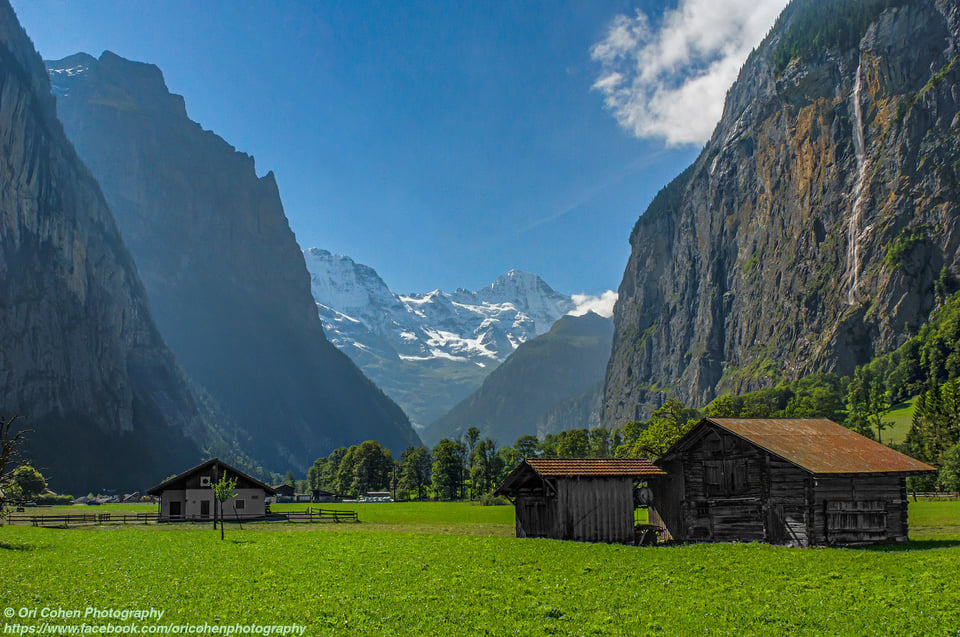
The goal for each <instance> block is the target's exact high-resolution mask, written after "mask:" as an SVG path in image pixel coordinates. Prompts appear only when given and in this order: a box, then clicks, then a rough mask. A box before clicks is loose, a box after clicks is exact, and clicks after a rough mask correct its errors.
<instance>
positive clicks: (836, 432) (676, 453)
mask: <svg viewBox="0 0 960 637" xmlns="http://www.w3.org/2000/svg"><path fill="white" fill-rule="evenodd" d="M656 465H657V466H659V467H660V468H661V469H663V470H665V471H666V472H667V474H668V477H667V478H664V479H661V480H657V481H656V482H654V483H653V484H651V487H652V490H653V503H652V505H651V506H650V523H651V524H659V525H661V526H663V527H664V528H665V529H666V531H667V532H666V534H665V537H666V538H667V539H674V540H691V541H742V542H749V541H762V542H769V543H771V544H791V545H795V546H809V545H844V544H862V543H874V542H886V541H906V539H907V530H908V525H907V493H906V477H907V476H911V475H922V474H928V473H933V472H935V471H936V470H935V469H934V468H933V467H931V466H929V465H927V464H924V463H922V462H920V461H918V460H914V459H913V458H910V457H909V456H905V455H903V454H901V453H898V452H897V451H894V450H893V449H890V448H889V447H885V446H884V445H881V444H879V443H877V442H874V441H873V440H870V439H868V438H865V437H863V436H861V435H859V434H857V433H855V432H853V431H851V430H849V429H846V428H845V427H842V426H840V425H838V424H836V423H834V422H832V421H830V420H825V419H749V420H746V419H732V418H706V419H704V420H702V421H700V422H699V423H698V424H697V425H696V426H695V427H694V428H693V429H692V430H690V431H689V432H688V433H687V434H686V435H685V436H684V437H683V438H681V439H680V440H679V441H678V442H677V443H676V444H674V445H673V446H672V447H671V448H670V449H669V450H667V452H666V453H664V454H663V455H662V456H661V457H660V458H659V459H657V461H656Z"/></svg>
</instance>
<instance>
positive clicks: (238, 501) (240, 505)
mask: <svg viewBox="0 0 960 637" xmlns="http://www.w3.org/2000/svg"><path fill="white" fill-rule="evenodd" d="M234 506H235V507H236V508H237V509H242V508H244V506H243V500H237V501H236V503H235V505H234Z"/></svg>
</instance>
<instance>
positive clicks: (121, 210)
mask: <svg viewBox="0 0 960 637" xmlns="http://www.w3.org/2000/svg"><path fill="white" fill-rule="evenodd" d="M47 67H48V70H49V73H50V77H51V82H52V85H53V89H54V93H55V94H56V95H57V109H58V111H59V114H60V118H61V119H62V121H63V123H64V128H65V129H66V131H67V134H68V136H69V137H70V139H71V141H72V142H73V143H74V145H75V146H76V148H77V152H78V153H79V154H80V156H81V157H83V159H84V161H85V162H87V165H88V166H89V167H90V169H91V171H92V172H93V174H94V175H95V176H96V178H97V179H98V180H99V181H100V184H101V186H102V188H103V192H104V194H105V195H106V197H107V201H108V202H109V203H110V206H111V207H112V208H113V211H114V214H115V216H116V218H117V223H118V225H119V227H120V230H121V232H122V234H123V237H124V239H125V241H126V242H127V245H128V246H129V248H130V251H131V253H132V255H133V257H134V259H135V260H136V262H137V266H138V268H139V269H140V272H141V275H142V276H143V281H144V284H145V286H146V290H147V293H148V295H149V297H150V303H151V306H152V307H153V310H154V316H155V317H156V321H157V325H158V327H159V328H160V331H161V333H162V334H163V336H164V338H166V340H167V342H168V343H169V344H170V346H171V348H172V349H173V351H174V352H175V353H176V355H177V358H178V360H179V361H180V363H181V365H182V366H183V368H184V370H185V371H186V372H187V373H188V374H189V375H190V377H191V378H192V379H193V380H195V381H196V382H198V383H199V384H200V385H202V386H203V387H204V388H206V390H208V391H209V393H210V395H211V396H212V397H213V399H214V400H215V401H216V403H217V404H219V406H220V408H221V409H222V410H223V411H224V412H225V413H226V414H227V415H228V416H229V417H230V418H231V419H232V420H233V421H235V422H236V423H237V425H238V426H239V427H240V428H241V429H243V430H244V431H245V432H246V433H247V434H248V436H249V437H248V438H247V439H246V440H244V441H243V442H242V446H243V448H244V450H246V451H247V452H248V453H249V454H250V455H251V456H252V457H254V458H255V459H257V460H258V461H260V462H261V463H263V465H264V467H265V468H267V469H273V470H277V471H284V470H286V469H294V470H298V471H305V470H306V468H307V467H308V466H309V465H310V463H312V462H313V460H314V459H316V458H317V457H319V456H321V455H326V454H327V453H329V452H330V451H331V450H332V449H333V448H335V447H337V446H340V445H346V444H356V443H358V442H361V441H363V440H365V439H376V440H379V441H380V442H381V443H383V444H384V445H385V446H388V447H390V448H392V449H393V450H394V451H395V452H396V453H398V454H399V453H400V451H402V450H403V449H404V448H405V447H407V446H408V445H415V444H419V439H418V438H417V436H416V434H415V433H414V432H413V430H412V428H411V427H410V423H409V421H408V420H407V418H406V416H405V415H404V414H403V412H402V411H401V410H400V408H399V407H397V406H396V405H395V404H394V403H393V402H392V401H390V400H389V399H388V398H387V397H386V396H385V395H384V394H383V393H382V392H381V391H380V390H379V389H377V388H376V387H375V386H374V385H373V384H372V383H371V382H370V381H369V380H368V379H367V378H366V377H364V375H363V374H362V373H361V372H360V370H359V369H358V368H357V367H356V366H355V365H354V364H353V363H352V362H351V361H350V360H349V359H348V358H347V357H346V356H345V355H343V354H342V353H340V352H339V351H338V350H337V349H336V348H335V347H333V345H331V344H330V343H329V342H328V341H327V339H326V337H325V336H324V333H323V328H322V326H321V323H320V319H319V317H318V316H317V311H316V306H315V305H314V302H313V299H312V297H311V295H310V277H309V275H308V273H307V270H306V266H305V264H304V259H303V254H302V253H301V251H300V248H299V246H298V245H297V242H296V239H295V238H294V235H293V232H292V231H291V230H290V227H289V224H288V222H287V218H286V216H285V214H284V211H283V207H282V204H281V202H280V196H279V193H278V190H277V184H276V182H275V180H274V177H273V174H272V173H267V175H266V176H264V177H259V178H258V177H257V175H256V172H255V167H254V160H253V158H252V157H250V156H248V155H245V154H243V153H240V152H237V151H236V150H235V149H234V148H233V147H232V146H230V145H229V144H228V143H227V142H225V141H224V140H223V139H221V138H220V137H218V136H217V135H215V134H214V133H212V132H209V131H204V130H202V129H201V127H200V126H199V125H198V124H197V123H195V122H193V121H191V120H190V119H189V118H188V117H187V113H186V110H185V106H184V100H183V98H182V97H180V96H178V95H172V94H171V93H170V92H169V91H168V90H167V87H166V85H165V83H164V80H163V76H162V74H161V72H160V70H159V69H158V68H157V67H155V66H152V65H149V64H141V63H137V62H131V61H128V60H125V59H123V58H121V57H119V56H117V55H114V54H112V53H109V52H106V53H104V54H103V55H102V56H101V57H100V58H99V59H95V58H93V57H91V56H89V55H85V54H78V55H74V56H71V57H69V58H66V59H64V60H60V61H57V62H48V63H47Z"/></svg>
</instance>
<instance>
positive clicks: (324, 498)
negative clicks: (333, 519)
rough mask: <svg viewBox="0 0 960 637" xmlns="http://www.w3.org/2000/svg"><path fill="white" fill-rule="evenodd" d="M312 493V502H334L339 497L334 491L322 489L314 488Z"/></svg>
mask: <svg viewBox="0 0 960 637" xmlns="http://www.w3.org/2000/svg"><path fill="white" fill-rule="evenodd" d="M312 495H313V501H314V502H336V501H337V500H339V499H340V496H338V495H337V494H336V493H334V492H332V491H325V490H323V489H314V490H313V493H312Z"/></svg>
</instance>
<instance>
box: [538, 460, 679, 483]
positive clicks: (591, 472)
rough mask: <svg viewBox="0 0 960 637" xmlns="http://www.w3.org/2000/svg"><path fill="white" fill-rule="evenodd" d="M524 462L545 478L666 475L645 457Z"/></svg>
mask: <svg viewBox="0 0 960 637" xmlns="http://www.w3.org/2000/svg"><path fill="white" fill-rule="evenodd" d="M526 462H527V464H529V465H530V466H531V467H532V468H533V469H534V471H536V472H537V473H539V474H540V475H541V476H543V477H545V478H555V477H574V476H589V477H613V476H631V477H632V476H665V475H667V474H666V472H665V471H664V470H663V469H661V468H660V467H658V466H656V465H655V464H653V463H652V462H650V461H649V460H647V459H646V458H527V460H526Z"/></svg>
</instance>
